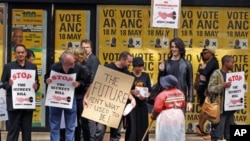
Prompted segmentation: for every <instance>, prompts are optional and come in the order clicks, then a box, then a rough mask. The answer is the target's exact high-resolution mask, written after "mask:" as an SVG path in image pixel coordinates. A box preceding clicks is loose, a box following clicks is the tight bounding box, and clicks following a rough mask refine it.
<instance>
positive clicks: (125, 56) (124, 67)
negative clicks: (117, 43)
mask: <svg viewBox="0 0 250 141" xmlns="http://www.w3.org/2000/svg"><path fill="white" fill-rule="evenodd" d="M132 61H133V56H132V55H131V54H130V53H129V52H127V51H123V52H121V53H120V55H119V60H118V61H116V62H111V63H109V64H106V65H105V67H108V68H111V69H114V70H116V71H119V72H122V73H124V74H128V75H131V74H130V72H129V70H128V68H129V66H130V65H131V64H132ZM125 81H126V80H125ZM128 99H129V101H131V104H132V106H133V107H135V106H136V101H135V99H134V97H133V96H132V95H131V94H130V95H129V97H128ZM121 123H122V119H121V121H120V124H119V126H118V128H112V127H110V141H119V140H120V138H121V133H120V131H121V125H122V124H121ZM100 125H101V124H100ZM98 128H99V131H100V132H101V133H102V136H103V137H104V135H105V131H106V125H103V126H99V127H98Z"/></svg>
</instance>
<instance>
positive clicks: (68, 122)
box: [44, 52, 86, 141]
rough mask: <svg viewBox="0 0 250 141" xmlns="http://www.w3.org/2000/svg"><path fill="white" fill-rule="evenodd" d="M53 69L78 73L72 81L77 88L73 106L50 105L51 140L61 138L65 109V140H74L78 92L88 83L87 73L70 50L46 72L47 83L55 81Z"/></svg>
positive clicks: (54, 140)
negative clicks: (62, 117) (51, 75)
mask: <svg viewBox="0 0 250 141" xmlns="http://www.w3.org/2000/svg"><path fill="white" fill-rule="evenodd" d="M51 71H55V72H57V73H62V74H76V80H75V81H74V82H73V83H72V85H73V87H74V88H75V91H74V98H73V105H72V108H71V109H65V108H60V107H52V106H50V107H49V110H50V113H49V114H50V115H49V117H50V118H49V124H50V140H51V141H59V139H60V122H61V115H62V112H63V111H64V116H65V141H72V139H74V133H75V123H76V116H77V108H76V93H78V92H79V90H81V89H84V88H85V85H86V84H85V77H84V75H86V74H84V73H83V72H82V67H81V66H80V65H79V64H78V63H75V57H74V55H73V54H72V53H68V52H64V53H63V54H62V55H61V56H60V61H59V62H57V63H55V64H53V65H52V66H51V67H50V70H49V71H48V72H47V73H46V74H45V76H44V81H45V83H46V84H50V83H51V82H52V81H53V80H52V79H51V78H50V73H51Z"/></svg>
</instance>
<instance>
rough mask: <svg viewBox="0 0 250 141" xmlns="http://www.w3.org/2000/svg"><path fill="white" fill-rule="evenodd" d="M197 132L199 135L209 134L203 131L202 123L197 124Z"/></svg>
mask: <svg viewBox="0 0 250 141" xmlns="http://www.w3.org/2000/svg"><path fill="white" fill-rule="evenodd" d="M195 133H196V134H197V135H198V136H205V135H207V134H206V133H205V132H204V131H202V129H201V128H200V125H199V124H198V125H196V128H195Z"/></svg>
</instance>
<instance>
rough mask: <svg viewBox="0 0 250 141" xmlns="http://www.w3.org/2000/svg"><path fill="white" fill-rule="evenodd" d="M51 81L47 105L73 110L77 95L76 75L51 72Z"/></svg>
mask: <svg viewBox="0 0 250 141" xmlns="http://www.w3.org/2000/svg"><path fill="white" fill-rule="evenodd" d="M50 79H52V82H51V83H50V84H48V88H47V95H46V100H45V105H46V106H51V107H59V108H67V109H71V108H72V104H73V100H74V93H75V87H74V86H73V82H74V81H75V80H76V74H75V73H74V74H62V73H58V72H55V71H51V72H50Z"/></svg>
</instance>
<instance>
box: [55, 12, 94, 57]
mask: <svg viewBox="0 0 250 141" xmlns="http://www.w3.org/2000/svg"><path fill="white" fill-rule="evenodd" d="M55 17H56V22H55V24H56V25H55V28H56V29H55V61H57V60H58V58H59V56H60V55H61V53H62V52H63V51H64V50H65V49H67V48H68V47H79V46H80V42H81V40H83V39H85V38H89V34H90V33H89V31H90V29H89V28H90V12H89V11H86V10H56V12H55Z"/></svg>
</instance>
